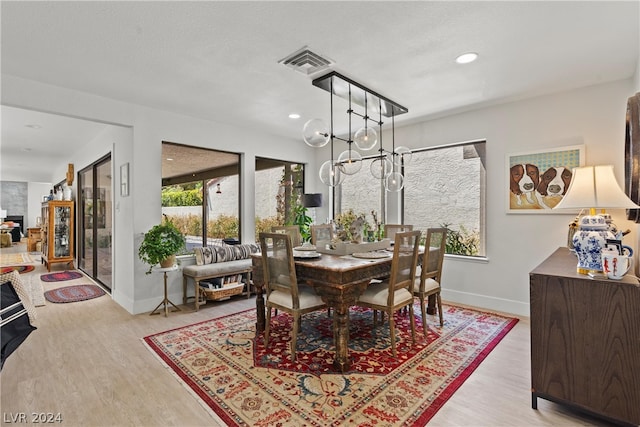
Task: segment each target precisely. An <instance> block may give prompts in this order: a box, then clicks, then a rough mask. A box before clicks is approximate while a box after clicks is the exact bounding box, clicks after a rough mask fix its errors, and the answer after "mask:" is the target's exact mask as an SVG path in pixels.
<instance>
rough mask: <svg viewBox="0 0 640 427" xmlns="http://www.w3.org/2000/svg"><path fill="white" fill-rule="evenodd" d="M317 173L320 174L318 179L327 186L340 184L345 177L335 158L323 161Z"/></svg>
mask: <svg viewBox="0 0 640 427" xmlns="http://www.w3.org/2000/svg"><path fill="white" fill-rule="evenodd" d="M318 175H319V176H320V181H322V183H323V184H324V185H328V186H329V187H335V186H336V185H340V184H342V183H343V182H344V178H345V174H344V173H343V171H342V167H341V166H340V163H339V162H336V161H335V160H327V161H326V162H324V163H323V164H322V166H320V171H319V172H318Z"/></svg>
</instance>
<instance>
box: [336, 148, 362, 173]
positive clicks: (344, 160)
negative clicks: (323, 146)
mask: <svg viewBox="0 0 640 427" xmlns="http://www.w3.org/2000/svg"><path fill="white" fill-rule="evenodd" d="M338 163H339V164H340V168H341V169H342V172H344V173H345V174H347V175H355V174H357V173H358V172H360V169H362V156H361V155H360V153H358V152H357V151H355V150H352V149H351V143H349V149H348V150H345V151H343V152H342V153H340V155H339V156H338Z"/></svg>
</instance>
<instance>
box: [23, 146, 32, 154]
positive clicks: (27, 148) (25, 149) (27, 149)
mask: <svg viewBox="0 0 640 427" xmlns="http://www.w3.org/2000/svg"><path fill="white" fill-rule="evenodd" d="M22 151H24V152H27V153H28V152H30V151H31V148H29V147H24V148H23V149H22Z"/></svg>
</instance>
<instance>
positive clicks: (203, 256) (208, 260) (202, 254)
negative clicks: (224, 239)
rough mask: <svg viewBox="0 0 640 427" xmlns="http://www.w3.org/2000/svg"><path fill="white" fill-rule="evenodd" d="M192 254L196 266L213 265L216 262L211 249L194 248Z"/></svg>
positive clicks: (213, 251) (214, 253)
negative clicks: (194, 257)
mask: <svg viewBox="0 0 640 427" xmlns="http://www.w3.org/2000/svg"><path fill="white" fill-rule="evenodd" d="M193 252H194V254H195V255H196V264H197V265H204V264H213V263H215V262H216V251H215V250H214V249H213V248H212V247H210V246H209V247H202V248H194V249H193Z"/></svg>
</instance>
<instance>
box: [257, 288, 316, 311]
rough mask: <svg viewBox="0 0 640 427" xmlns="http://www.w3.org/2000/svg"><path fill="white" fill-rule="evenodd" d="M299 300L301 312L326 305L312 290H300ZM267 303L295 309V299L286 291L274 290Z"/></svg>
mask: <svg viewBox="0 0 640 427" xmlns="http://www.w3.org/2000/svg"><path fill="white" fill-rule="evenodd" d="M298 300H299V302H300V310H306V309H308V308H312V307H322V306H323V305H324V302H323V301H322V298H320V296H319V295H318V294H316V293H315V291H313V290H312V289H302V288H298ZM267 302H269V303H272V304H277V305H279V306H282V307H287V308H290V309H293V298H291V294H290V293H287V292H284V291H279V290H274V291H273V292H271V294H269V298H268V300H267Z"/></svg>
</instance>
